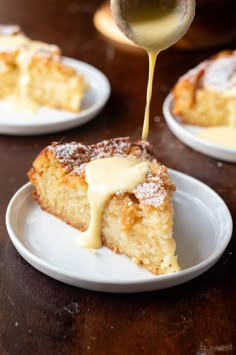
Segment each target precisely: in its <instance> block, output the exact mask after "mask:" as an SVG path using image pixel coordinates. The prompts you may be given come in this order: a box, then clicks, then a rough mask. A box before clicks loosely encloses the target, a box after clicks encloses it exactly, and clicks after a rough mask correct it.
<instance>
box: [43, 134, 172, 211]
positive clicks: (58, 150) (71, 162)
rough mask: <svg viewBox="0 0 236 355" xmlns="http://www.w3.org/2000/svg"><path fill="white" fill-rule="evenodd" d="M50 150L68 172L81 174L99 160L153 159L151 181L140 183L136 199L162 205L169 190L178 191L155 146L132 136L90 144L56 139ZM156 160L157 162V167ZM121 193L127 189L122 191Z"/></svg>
mask: <svg viewBox="0 0 236 355" xmlns="http://www.w3.org/2000/svg"><path fill="white" fill-rule="evenodd" d="M47 149H48V150H49V151H50V152H52V153H53V154H55V156H56V158H57V160H58V161H59V162H60V163H61V164H63V166H64V168H65V169H66V171H67V172H68V173H73V174H77V175H80V174H83V173H85V167H86V164H87V163H88V162H89V161H91V160H95V159H103V158H110V157H113V156H122V157H135V158H137V159H139V160H145V161H149V162H150V170H149V172H148V174H147V181H146V182H145V183H143V184H140V185H138V186H137V187H136V188H135V189H134V191H133V193H134V195H135V196H136V198H138V199H139V200H142V201H144V202H145V203H146V204H148V205H152V206H154V207H159V206H160V205H161V204H162V203H163V202H164V201H165V199H166V197H167V196H168V192H169V191H170V190H174V185H173V184H172V183H171V181H170V179H169V175H168V172H167V168H166V167H165V166H164V165H161V164H159V163H157V161H156V159H155V158H154V156H153V152H152V146H151V145H150V143H148V142H146V141H139V142H135V143H131V141H130V138H129V137H124V138H123V137H122V138H115V139H110V140H105V141H102V142H100V143H97V144H92V145H87V146H85V145H83V144H81V143H77V142H71V143H64V144H58V143H56V142H54V143H52V145H51V146H49V147H48V148H47ZM152 163H155V164H154V168H153V166H152V165H153V164H152ZM120 193H124V192H122V191H120ZM118 194H119V193H118Z"/></svg>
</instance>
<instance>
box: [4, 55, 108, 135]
mask: <svg viewBox="0 0 236 355" xmlns="http://www.w3.org/2000/svg"><path fill="white" fill-rule="evenodd" d="M63 62H64V63H65V64H68V65H70V66H72V67H74V68H75V69H76V70H77V71H78V72H79V73H81V74H83V75H84V77H85V79H86V81H87V82H88V84H89V86H90V90H89V91H88V92H87V94H86V95H85V97H84V98H83V101H82V107H81V111H80V112H78V113H74V112H69V111H63V110H56V109H52V108H47V107H41V108H39V110H38V111H37V112H29V111H24V110H21V111H20V110H14V109H13V108H12V107H11V105H10V103H8V102H6V101H4V100H0V134H1V133H3V134H12V135H31V134H45V133H52V132H59V131H62V130H66V129H69V128H73V127H76V126H80V125H82V124H84V123H86V122H88V121H89V120H91V119H92V118H94V117H95V116H96V115H97V114H98V113H99V112H100V111H101V109H102V108H103V106H104V105H105V103H106V102H107V100H108V98H109V96H110V91H111V88H110V84H109V81H108V79H107V78H106V76H105V75H104V74H103V73H102V72H101V71H99V70H98V69H96V68H94V67H93V66H91V65H89V64H87V63H84V62H81V61H78V60H75V59H71V58H66V57H63Z"/></svg>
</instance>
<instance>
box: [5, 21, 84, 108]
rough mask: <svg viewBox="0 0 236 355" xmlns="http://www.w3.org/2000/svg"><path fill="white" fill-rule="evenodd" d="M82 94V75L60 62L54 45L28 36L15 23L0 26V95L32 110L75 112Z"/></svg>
mask: <svg viewBox="0 0 236 355" xmlns="http://www.w3.org/2000/svg"><path fill="white" fill-rule="evenodd" d="M84 94H85V80H84V77H83V75H81V74H78V73H77V71H76V70H75V69H74V68H73V67H72V66H69V65H67V64H65V63H64V62H63V60H62V57H61V50H60V48H59V47H58V46H56V45H51V44H47V43H43V42H39V41H34V40H31V39H29V38H28V37H27V36H26V35H25V34H24V33H22V32H21V29H20V28H19V27H18V26H13V25H11V26H0V99H7V100H9V101H11V102H13V103H16V104H17V103H20V104H21V106H22V107H24V108H26V109H29V110H32V111H33V110H35V109H37V108H38V107H39V106H48V107H51V108H56V109H63V110H68V111H73V112H78V111H80V108H81V101H82V98H83V96H84Z"/></svg>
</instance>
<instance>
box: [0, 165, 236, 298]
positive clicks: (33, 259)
mask: <svg viewBox="0 0 236 355" xmlns="http://www.w3.org/2000/svg"><path fill="white" fill-rule="evenodd" d="M168 170H169V172H170V173H171V174H174V175H176V176H179V177H180V178H183V177H184V178H185V179H186V178H187V179H188V180H189V181H191V182H194V183H197V184H200V186H203V187H204V188H206V189H207V190H208V191H209V192H210V193H211V194H213V195H214V197H215V198H216V199H217V200H218V201H219V203H220V204H221V205H222V206H223V207H224V210H225V213H226V218H227V220H228V222H229V223H228V230H227V236H224V239H223V240H222V241H221V243H220V248H219V247H217V248H215V249H214V252H213V253H212V254H210V255H209V256H208V257H207V258H206V259H205V260H203V261H201V262H200V263H198V264H196V265H193V266H191V267H189V268H187V269H184V270H181V271H179V272H176V273H171V274H167V275H151V278H145V277H144V278H143V277H141V278H140V279H139V280H133V281H132V280H131V281H129V280H120V281H117V280H116V281H114V282H113V281H112V280H109V281H108V280H102V279H101V278H100V279H99V281H98V280H97V279H96V278H91V277H90V278H83V277H81V276H79V277H78V275H76V274H75V273H73V272H70V271H65V270H64V271H63V270H62V269H61V268H59V267H58V266H55V265H52V264H50V263H49V262H47V261H45V260H44V259H42V258H40V257H39V256H37V255H35V254H34V253H33V252H32V251H30V250H29V249H28V248H27V247H26V246H25V245H24V244H23V243H22V242H21V239H20V238H19V237H18V236H17V235H16V234H15V233H14V231H13V229H12V227H11V223H10V218H11V210H12V208H13V206H14V203H15V201H16V199H17V198H19V196H20V195H21V194H22V193H24V192H25V191H27V190H29V189H32V187H33V185H32V184H31V183H30V182H27V183H26V184H24V185H23V186H21V187H20V188H19V189H18V190H17V191H16V192H15V193H14V195H13V196H12V198H11V199H10V202H9V204H8V206H7V209H6V216H5V223H6V227H7V231H8V234H9V237H10V239H11V241H12V243H13V245H14V247H15V248H16V250H17V251H18V253H19V254H20V255H21V256H22V257H23V258H24V259H25V260H26V261H27V262H28V263H29V264H30V265H31V266H33V267H34V268H35V269H37V270H39V271H40V272H42V273H44V274H45V275H48V276H50V277H52V278H53V279H56V280H59V281H62V282H64V283H66V284H70V285H74V286H76V287H82V288H85V289H90V290H98V291H103V292H116V293H117V292H120V293H127V292H145V291H150V290H158V289H163V288H169V287H173V286H175V285H179V284H182V283H185V282H187V281H189V280H192V279H194V278H196V277H197V276H199V275H201V274H203V273H204V272H205V271H207V270H208V269H210V268H211V267H212V266H213V265H214V264H215V263H216V262H217V261H218V260H219V258H220V257H221V256H222V254H223V253H224V251H225V249H226V248H227V246H228V244H229V242H230V240H231V237H232V231H233V220H232V216H231V214H230V211H229V209H228V207H227V205H226V203H225V202H224V200H223V199H222V198H221V197H220V196H219V195H218V194H217V193H216V192H215V191H214V190H213V189H212V188H210V187H209V186H208V185H207V184H205V183H203V182H202V181H200V180H198V179H196V178H194V177H192V176H190V175H187V174H184V173H182V172H180V171H177V170H174V169H168ZM32 203H34V202H33V201H32ZM225 234H226V233H225ZM35 264H36V265H37V266H35ZM38 265H39V266H40V267H38ZM44 268H46V269H47V271H49V272H47V273H46V272H45V271H42V269H44ZM54 272H55V273H56V274H58V275H59V276H60V277H59V278H58V277H55V276H52V273H54ZM192 275H193V276H192ZM152 276H153V277H152ZM65 277H66V278H69V279H70V280H71V279H73V280H76V282H68V280H66V281H64V280H63V279H64V278H65ZM179 279H180V280H179ZM169 280H172V283H171V284H170V285H169V286H164V287H162V283H165V282H167V283H168V281H169ZM175 281H176V282H175ZM79 283H80V284H79ZM83 284H85V285H87V287H86V286H83ZM158 284H160V286H161V287H158ZM88 285H89V286H91V285H93V287H88ZM101 285H103V286H108V288H110V287H112V286H115V287H118V286H129V287H130V288H131V289H132V288H134V291H132V290H131V291H129V290H128V291H124V290H121V291H119V290H117V289H115V291H112V290H110V289H109V290H108V291H107V290H106V289H105V290H104V289H102V290H100V289H99V288H97V286H101ZM146 285H149V287H147V288H145V286H146ZM135 286H137V287H135ZM155 286H156V287H155ZM143 288H144V289H143Z"/></svg>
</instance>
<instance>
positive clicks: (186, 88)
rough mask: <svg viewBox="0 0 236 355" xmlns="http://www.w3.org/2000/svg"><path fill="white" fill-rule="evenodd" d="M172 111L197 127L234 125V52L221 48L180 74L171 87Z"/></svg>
mask: <svg viewBox="0 0 236 355" xmlns="http://www.w3.org/2000/svg"><path fill="white" fill-rule="evenodd" d="M172 94H173V96H174V101H173V113H174V114H175V115H178V116H180V118H181V120H182V122H184V123H187V124H192V125H199V126H206V127H207V126H208V127H211V126H223V125H225V126H231V127H236V51H230V50H229V51H221V52H219V53H217V54H216V55H214V56H213V57H211V58H209V59H207V60H205V61H204V62H201V63H200V64H199V65H198V66H196V67H195V68H193V69H191V70H190V71H188V72H187V73H186V74H185V75H183V76H182V77H181V78H180V79H179V80H178V82H177V83H176V85H175V86H174V88H173V90H172Z"/></svg>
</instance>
